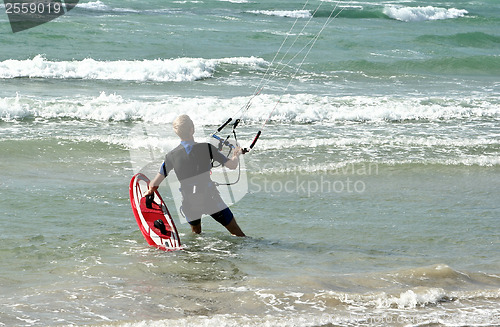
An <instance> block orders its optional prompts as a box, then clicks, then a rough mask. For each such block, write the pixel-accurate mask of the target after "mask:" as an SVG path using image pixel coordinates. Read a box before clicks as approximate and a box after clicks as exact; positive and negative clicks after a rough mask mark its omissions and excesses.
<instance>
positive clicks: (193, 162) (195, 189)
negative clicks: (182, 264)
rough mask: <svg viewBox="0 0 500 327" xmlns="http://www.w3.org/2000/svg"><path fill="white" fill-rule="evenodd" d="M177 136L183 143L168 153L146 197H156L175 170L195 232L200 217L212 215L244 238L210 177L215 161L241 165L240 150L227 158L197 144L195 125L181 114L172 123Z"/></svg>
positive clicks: (184, 207)
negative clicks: (157, 191)
mask: <svg viewBox="0 0 500 327" xmlns="http://www.w3.org/2000/svg"><path fill="white" fill-rule="evenodd" d="M173 128H174V131H175V133H176V134H177V135H178V136H179V137H180V139H181V144H179V146H177V147H176V148H175V149H173V150H172V151H170V152H169V153H167V155H166V156H165V160H164V162H163V164H162V166H161V168H160V172H159V173H158V174H157V175H156V177H155V178H154V179H153V180H152V181H151V182H150V184H149V189H148V191H146V193H145V194H144V196H149V195H152V194H154V192H155V191H156V190H157V189H158V186H159V185H160V183H161V182H162V181H163V180H164V179H165V178H166V177H167V175H168V173H169V172H170V171H171V170H172V169H173V170H174V171H175V174H176V176H177V179H178V180H179V182H180V184H181V188H180V190H181V193H182V206H181V211H182V212H183V214H184V216H185V217H186V219H187V221H188V223H189V224H190V225H191V230H192V231H193V233H196V234H200V233H201V216H202V215H203V214H207V215H210V216H212V218H214V219H215V220H216V221H218V222H219V223H220V224H221V225H223V226H224V227H226V229H227V230H228V231H229V232H230V233H231V234H233V235H236V236H245V234H244V233H243V232H242V231H241V229H240V227H239V226H238V224H237V223H236V219H235V218H234V216H233V213H232V212H231V210H230V209H229V208H228V207H227V205H226V204H225V203H224V201H223V200H222V198H221V196H220V194H219V191H218V190H217V187H216V185H215V183H214V182H213V181H212V180H211V178H210V170H211V168H212V164H213V162H214V161H217V162H219V163H220V164H221V165H223V166H225V167H227V168H229V169H231V170H234V169H236V168H237V167H238V165H239V156H240V154H241V149H240V148H239V147H238V148H236V149H235V150H234V151H233V157H232V158H231V159H229V158H227V157H226V156H225V155H223V154H222V153H220V152H219V150H218V149H217V148H216V147H215V146H213V145H212V144H209V143H196V142H195V141H194V124H193V121H192V120H191V118H189V116H188V115H181V116H179V117H177V118H176V119H175V120H174V122H173Z"/></svg>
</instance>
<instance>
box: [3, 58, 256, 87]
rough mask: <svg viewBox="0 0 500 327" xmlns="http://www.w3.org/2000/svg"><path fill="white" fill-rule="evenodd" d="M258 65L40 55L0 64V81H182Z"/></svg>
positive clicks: (233, 60) (238, 60)
mask: <svg viewBox="0 0 500 327" xmlns="http://www.w3.org/2000/svg"><path fill="white" fill-rule="evenodd" d="M219 64H232V65H245V66H253V67H256V66H260V65H264V64H265V60H263V59H260V58H255V57H235V58H221V59H202V58H178V59H155V60H133V61H131V60H118V61H98V60H94V59H91V58H87V59H83V60H73V61H51V60H48V59H46V58H45V57H44V56H42V55H37V56H35V57H34V58H33V59H26V60H12V59H9V60H5V61H1V62H0V78H5V79H10V78H22V77H24V78H57V79H95V80H125V81H155V82H186V81H195V80H200V79H205V78H209V77H212V76H213V74H214V72H215V70H216V67H217V65H219Z"/></svg>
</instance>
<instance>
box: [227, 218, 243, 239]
mask: <svg viewBox="0 0 500 327" xmlns="http://www.w3.org/2000/svg"><path fill="white" fill-rule="evenodd" d="M224 227H226V229H227V230H228V231H229V232H230V233H231V234H233V235H235V236H240V237H243V236H246V235H245V233H243V231H242V230H241V228H240V226H238V223H237V222H236V219H235V218H234V217H233V219H232V220H231V222H230V223H229V224H227V225H226V226H224Z"/></svg>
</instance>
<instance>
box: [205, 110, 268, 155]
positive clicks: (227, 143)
mask: <svg viewBox="0 0 500 327" xmlns="http://www.w3.org/2000/svg"><path fill="white" fill-rule="evenodd" d="M232 120H233V119H232V118H229V119H228V120H227V121H226V122H225V123H224V124H222V125H221V126H219V128H217V132H215V133H213V134H212V137H213V138H215V139H216V140H218V141H219V147H218V148H219V151H221V150H222V147H223V146H224V145H225V146H227V147H229V148H230V149H231V150H234V149H235V148H236V146H234V145H233V144H231V143H230V142H229V141H228V139H229V137H230V136H231V134H229V135H228V136H227V137H226V138H225V139H223V138H222V137H220V136H218V135H217V133H219V132H220V131H222V130H223V129H224V128H225V127H226V126H227V124H229V123H230V122H231V121H232ZM240 122H241V120H240V119H236V120H235V121H234V123H233V135H234V139H235V141H237V138H236V131H235V130H236V127H237V126H238V124H239V123H240ZM261 133H262V132H261V131H258V132H257V134H256V135H255V137H254V139H253V141H252V143H251V144H250V146H249V147H248V148H242V149H241V153H242V154H245V153H248V152H250V150H252V148H253V147H254V146H255V143H257V140H258V139H259V137H260V134H261Z"/></svg>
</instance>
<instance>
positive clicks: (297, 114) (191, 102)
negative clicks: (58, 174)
mask: <svg viewBox="0 0 500 327" xmlns="http://www.w3.org/2000/svg"><path fill="white" fill-rule="evenodd" d="M232 60H233V59H230V60H229V61H232ZM234 60H236V61H238V60H239V59H234ZM247 101H248V97H233V98H219V97H215V96H206V97H193V98H191V97H179V96H162V97H160V96H158V97H149V98H134V99H130V98H128V97H126V96H124V95H120V94H106V93H104V92H103V93H101V94H100V95H97V96H95V97H68V98H38V97H36V98H35V97H31V96H24V95H22V94H18V95H17V96H15V97H5V98H0V119H4V120H11V119H23V118H27V117H32V118H37V117H39V118H76V119H89V120H99V121H108V120H113V121H129V120H142V121H147V122H153V123H155V122H156V123H159V124H160V123H164V122H170V121H172V120H173V119H174V118H175V117H176V116H177V115H179V114H181V113H185V112H190V114H191V116H192V117H193V118H194V119H195V120H197V121H199V122H200V123H201V124H202V125H217V124H220V122H221V121H223V120H225V119H227V118H228V117H229V116H231V115H232V114H234V113H236V112H237V111H238V109H239V108H241V107H242V106H243V105H244V104H245V103H246V102H247ZM276 101H278V96H275V95H261V96H259V97H256V98H255V99H254V100H253V102H252V104H253V105H252V107H251V108H250V110H249V111H248V113H247V115H246V117H244V118H246V119H245V120H246V121H247V122H252V121H253V122H262V121H264V120H266V119H267V118H268V116H269V113H270V112H271V111H272V110H273V108H274V107H275V105H276ZM495 101H496V100H494V99H475V98H471V99H460V100H455V99H440V101H434V100H432V101H431V99H422V98H404V99H399V98H387V97H363V96H361V97H326V96H317V95H311V94H296V95H286V96H284V97H283V98H281V101H280V104H279V106H277V107H276V110H275V111H274V113H273V116H272V117H271V121H273V122H276V123H311V122H339V121H356V122H358V121H373V122H383V121H404V120H430V121H432V120H443V119H444V120H448V119H463V118H466V119H474V118H483V117H491V118H493V119H496V118H499V117H500V106H499V105H498V103H496V102H495ZM407 141H408V142H411V141H412V140H407ZM426 142H431V143H433V142H439V140H438V139H437V140H433V139H429V140H427V141H426Z"/></svg>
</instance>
